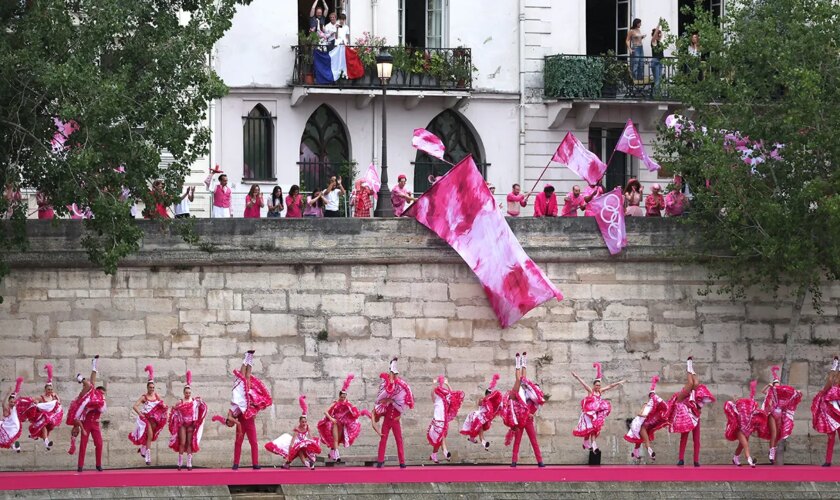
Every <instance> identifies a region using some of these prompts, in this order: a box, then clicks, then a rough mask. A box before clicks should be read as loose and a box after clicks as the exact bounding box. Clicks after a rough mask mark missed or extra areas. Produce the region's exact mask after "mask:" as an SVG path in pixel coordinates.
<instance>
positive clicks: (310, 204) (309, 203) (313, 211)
mask: <svg viewBox="0 0 840 500" xmlns="http://www.w3.org/2000/svg"><path fill="white" fill-rule="evenodd" d="M303 216H304V217H323V216H324V196H323V195H322V194H321V191H320V190H318V189H316V190H315V191H312V194H311V195H310V196H307V197H306V210H304V211H303Z"/></svg>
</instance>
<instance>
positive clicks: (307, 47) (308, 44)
mask: <svg viewBox="0 0 840 500" xmlns="http://www.w3.org/2000/svg"><path fill="white" fill-rule="evenodd" d="M320 43H321V38H320V37H319V36H318V33H316V32H314V31H301V32H300V33H299V34H298V81H299V82H303V84H304V85H313V84H314V83H315V72H314V62H315V55H314V52H315V50H316V48H317V47H318V45H319V44H320Z"/></svg>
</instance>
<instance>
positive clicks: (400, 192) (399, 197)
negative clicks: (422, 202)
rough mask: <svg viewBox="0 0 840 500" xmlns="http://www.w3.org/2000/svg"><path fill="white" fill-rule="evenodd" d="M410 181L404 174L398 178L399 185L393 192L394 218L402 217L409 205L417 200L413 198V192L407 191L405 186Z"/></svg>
mask: <svg viewBox="0 0 840 500" xmlns="http://www.w3.org/2000/svg"><path fill="white" fill-rule="evenodd" d="M406 182H408V179H407V178H406V176H405V175H404V174H400V175H399V177H397V185H396V186H394V189H392V190H391V205H393V206H394V216H395V217H401V216H402V214H403V212H405V209H406V208H407V207H408V203H411V202H414V201H415V200H416V198H414V196H411V192H410V191H409V190H408V189H406V187H405V184H406Z"/></svg>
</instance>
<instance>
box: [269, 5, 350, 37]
mask: <svg viewBox="0 0 840 500" xmlns="http://www.w3.org/2000/svg"><path fill="white" fill-rule="evenodd" d="M275 1H276V0H275ZM286 1H288V0H286ZM297 1H298V31H309V10H310V9H312V1H313V0H297ZM326 1H327V7H329V8H330V12H335V5H336V0H326ZM323 5H324V4H323V3H322V1H321V0H318V7H321V8H323ZM324 17H326V13H324Z"/></svg>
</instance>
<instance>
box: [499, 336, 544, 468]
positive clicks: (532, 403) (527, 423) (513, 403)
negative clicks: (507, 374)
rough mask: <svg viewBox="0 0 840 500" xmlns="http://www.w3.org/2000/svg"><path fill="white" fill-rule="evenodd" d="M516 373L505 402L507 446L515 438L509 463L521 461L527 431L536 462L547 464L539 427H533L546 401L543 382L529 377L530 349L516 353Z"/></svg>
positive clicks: (504, 419) (503, 403)
mask: <svg viewBox="0 0 840 500" xmlns="http://www.w3.org/2000/svg"><path fill="white" fill-rule="evenodd" d="M514 377H515V378H514V383H513V388H512V389H511V390H510V392H509V393H508V394H507V395H506V396H505V399H504V401H503V402H502V421H504V423H505V425H506V426H507V427H508V432H507V434H506V435H505V446H509V445H510V443H511V442H513V456H512V459H511V462H510V466H511V467H516V465H517V463H518V462H519V446H520V445H521V444H522V433H523V432H527V433H528V440H529V441H530V442H531V448H533V450H534V457H535V458H536V459H537V466H539V467H545V464H544V463H543V458H542V453H541V452H540V444H539V443H538V442H537V430H536V428H535V427H534V415H536V413H537V411H539V409H540V407H542V405H543V404H545V397H544V395H543V392H542V390H540V386H539V385H537V384H536V383H534V382H532V381H531V380H529V379H528V353H525V352H523V353H522V356H520V355H519V353H518V352H517V353H516V359H515V371H514Z"/></svg>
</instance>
